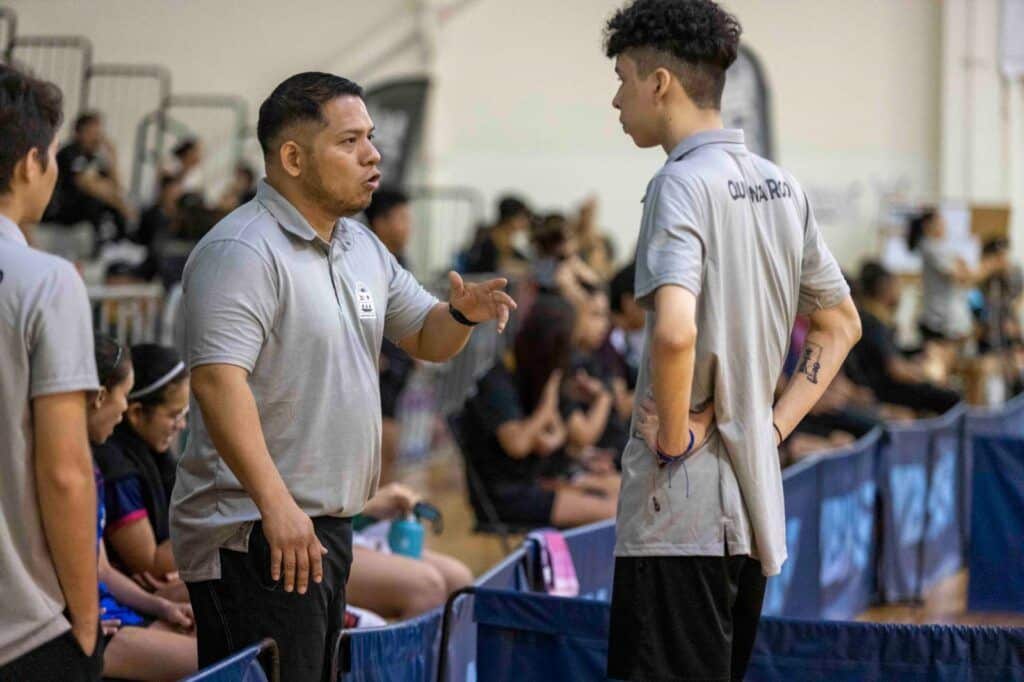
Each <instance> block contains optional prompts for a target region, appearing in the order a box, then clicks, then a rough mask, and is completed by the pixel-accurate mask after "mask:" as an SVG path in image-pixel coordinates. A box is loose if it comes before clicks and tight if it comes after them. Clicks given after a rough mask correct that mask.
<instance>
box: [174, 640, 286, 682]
mask: <svg viewBox="0 0 1024 682" xmlns="http://www.w3.org/2000/svg"><path fill="white" fill-rule="evenodd" d="M262 651H263V647H262V646H261V645H259V644H257V645H256V646H251V647H249V648H248V649H243V650H242V651H239V652H238V653H237V654H234V655H232V656H229V657H228V658H225V659H224V660H223V661H220V662H219V663H214V664H213V665H211V666H210V667H208V668H203V669H202V670H200V671H199V672H197V673H196V674H195V675H193V676H191V677H189V678H188V679H186V680H185V682H267V676H266V674H264V672H263V668H262V667H261V666H260V660H259V658H260V653H262Z"/></svg>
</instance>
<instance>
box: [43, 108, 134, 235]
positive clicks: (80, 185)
mask: <svg viewBox="0 0 1024 682" xmlns="http://www.w3.org/2000/svg"><path fill="white" fill-rule="evenodd" d="M57 166H58V168H59V179H58V181H57V191H56V192H55V193H54V196H53V201H52V203H51V205H50V207H49V208H48V209H47V216H46V220H47V221H49V222H54V223H57V224H60V225H67V226H71V225H77V224H78V223H83V222H84V223H89V224H90V225H92V227H93V230H94V231H95V234H96V246H97V248H98V247H99V245H100V244H101V243H103V242H105V241H108V240H114V241H116V240H118V239H121V238H123V237H124V236H125V235H126V234H127V224H128V223H129V222H132V221H133V220H134V219H135V217H136V212H135V209H134V207H132V206H131V204H130V203H129V202H128V198H127V194H126V192H125V188H124V184H123V183H122V182H121V177H120V174H119V173H118V170H117V152H116V150H115V149H114V145H113V143H112V142H111V141H110V139H109V138H108V137H107V135H106V133H105V132H104V131H103V119H102V117H101V116H100V114H99V113H97V112H95V111H87V112H84V113H82V114H79V116H78V118H77V119H75V125H74V137H73V138H72V140H71V142H69V143H68V144H67V145H65V146H64V148H63V149H61V150H60V151H59V152H58V153H57ZM108 222H109V223H110V224H111V225H113V228H114V233H113V234H107V233H106V232H105V230H104V227H105V224H106V223H108Z"/></svg>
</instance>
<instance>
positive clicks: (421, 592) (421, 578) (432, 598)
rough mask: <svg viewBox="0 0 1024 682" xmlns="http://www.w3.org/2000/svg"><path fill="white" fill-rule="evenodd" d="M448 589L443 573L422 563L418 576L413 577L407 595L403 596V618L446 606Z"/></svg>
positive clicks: (418, 569) (417, 571)
mask: <svg viewBox="0 0 1024 682" xmlns="http://www.w3.org/2000/svg"><path fill="white" fill-rule="evenodd" d="M447 598H448V589H447V585H446V584H445V579H444V576H443V575H442V574H441V571H439V570H437V569H436V568H434V567H433V566H431V565H429V564H426V563H421V564H420V566H418V567H417V569H416V574H415V575H414V576H411V579H410V581H409V586H408V587H407V591H406V594H405V595H403V599H402V602H403V608H402V616H403V617H405V618H409V617H412V616H416V615H419V614H421V613H424V612H426V611H429V610H430V609H433V608H436V607H438V606H441V605H442V604H444V602H445V599H447Z"/></svg>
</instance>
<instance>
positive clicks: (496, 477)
mask: <svg viewBox="0 0 1024 682" xmlns="http://www.w3.org/2000/svg"><path fill="white" fill-rule="evenodd" d="M574 323H575V315H574V312H573V308H572V306H571V305H569V304H568V303H566V302H565V301H564V300H562V299H560V298H558V297H555V296H552V295H545V296H542V297H541V298H540V299H538V300H537V302H536V303H535V304H534V306H533V309H532V310H531V311H530V314H529V315H528V316H527V318H526V319H525V320H524V321H523V326H522V329H521V330H520V332H519V335H518V336H517V337H516V341H515V351H514V357H512V358H506V361H505V362H501V363H498V364H497V365H496V366H495V367H493V368H492V369H491V370H490V371H489V372H487V374H485V375H484V376H483V378H481V379H480V381H479V384H478V386H477V389H478V390H477V392H476V394H475V395H474V396H473V397H471V398H470V399H469V400H468V401H467V403H466V408H465V412H464V414H463V419H462V434H461V436H462V437H461V441H462V443H463V444H464V446H465V447H466V449H467V453H466V456H467V458H468V459H469V461H470V463H471V464H472V466H473V468H474V469H475V470H476V472H477V473H478V474H479V477H480V478H481V479H482V483H483V485H484V487H485V489H486V492H487V495H488V496H489V497H490V498H491V501H492V502H493V503H494V506H495V507H496V511H497V514H498V517H499V518H500V519H501V520H502V521H504V522H506V523H512V524H516V525H524V526H548V525H553V526H557V527H560V528H571V527H574V526H579V525H583V524H586V523H591V522H594V521H599V520H603V519H609V518H611V517H613V516H614V515H615V507H616V504H617V499H618V492H617V491H618V480H617V479H618V477H617V476H616V475H615V474H604V475H603V476H604V477H606V478H602V481H601V482H600V484H594V483H593V481H592V480H589V479H591V478H592V477H583V478H582V479H580V480H570V479H566V478H564V477H560V478H558V479H555V480H546V479H544V477H543V468H544V465H545V464H547V463H548V460H550V458H551V457H552V455H556V454H561V452H562V450H563V448H564V447H565V446H566V443H567V441H568V430H567V428H566V424H565V420H564V419H563V418H562V415H561V413H560V411H559V404H560V393H561V390H562V377H563V376H564V375H565V372H566V370H567V369H568V366H569V359H570V353H571V351H572V335H573V327H574ZM474 506H475V507H478V508H477V509H476V512H477V517H478V518H484V516H483V514H482V511H483V510H482V509H481V508H479V507H481V506H482V505H481V504H480V501H479V500H475V501H474Z"/></svg>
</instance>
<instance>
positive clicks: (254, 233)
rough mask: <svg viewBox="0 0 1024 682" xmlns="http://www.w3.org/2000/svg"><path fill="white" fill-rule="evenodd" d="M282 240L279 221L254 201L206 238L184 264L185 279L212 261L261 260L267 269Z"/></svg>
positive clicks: (227, 216) (223, 222)
mask: <svg viewBox="0 0 1024 682" xmlns="http://www.w3.org/2000/svg"><path fill="white" fill-rule="evenodd" d="M279 235H281V236H283V230H281V228H280V226H279V225H278V224H277V220H276V219H275V218H274V216H273V214H271V213H270V211H268V210H267V209H266V208H264V206H263V205H262V204H261V203H260V202H258V201H251V202H249V203H247V204H243V205H241V206H239V207H238V208H236V209H235V210H234V211H232V212H231V213H229V214H228V215H226V216H224V218H222V219H221V220H220V222H218V223H217V224H216V225H214V226H213V228H212V229H211V230H210V231H209V232H207V233H206V234H205V235H203V238H202V239H200V240H199V242H198V243H197V244H196V246H195V248H194V249H192V253H191V254H190V255H189V257H188V261H187V262H186V264H185V271H184V273H183V279H184V278H187V277H188V275H189V274H190V273H191V272H192V271H193V270H194V269H195V268H196V267H198V266H200V264H204V263H206V262H208V261H209V259H210V258H211V257H213V258H216V259H220V258H229V257H232V256H233V255H235V254H238V257H239V258H259V259H260V260H261V261H263V262H264V264H266V265H267V266H268V267H270V266H271V263H272V262H273V260H274V250H275V249H274V246H273V242H274V239H275V238H277V237H278V236H279Z"/></svg>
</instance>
